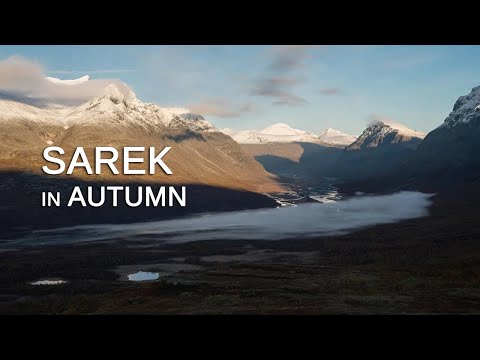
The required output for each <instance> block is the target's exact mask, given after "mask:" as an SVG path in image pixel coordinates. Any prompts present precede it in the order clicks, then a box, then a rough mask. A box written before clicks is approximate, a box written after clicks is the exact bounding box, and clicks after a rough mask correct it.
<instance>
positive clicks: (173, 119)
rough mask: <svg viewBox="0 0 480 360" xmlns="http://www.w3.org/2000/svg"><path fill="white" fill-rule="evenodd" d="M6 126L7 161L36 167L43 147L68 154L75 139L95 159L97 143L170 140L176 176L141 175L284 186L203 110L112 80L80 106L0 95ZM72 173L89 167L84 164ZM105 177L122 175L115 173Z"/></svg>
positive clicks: (2, 139) (1, 160)
mask: <svg viewBox="0 0 480 360" xmlns="http://www.w3.org/2000/svg"><path fill="white" fill-rule="evenodd" d="M0 130H1V131H0V165H1V166H2V167H3V168H6V167H8V168H19V169H26V170H31V171H36V172H37V171H38V169H39V168H41V166H40V165H41V164H42V163H43V158H42V152H43V149H44V148H46V147H47V146H49V145H56V146H60V147H62V148H64V149H65V151H66V154H65V155H64V159H68V158H69V157H70V156H71V155H72V153H73V151H74V149H75V148H76V147H77V146H82V147H84V148H85V149H86V152H87V155H88V156H89V159H90V158H91V159H93V151H94V148H95V147H96V146H114V147H116V148H121V147H123V146H145V147H149V146H155V147H157V148H159V149H161V148H163V147H165V146H171V147H172V150H171V151H170V152H169V153H168V154H167V155H166V157H165V159H166V161H167V160H168V162H169V165H170V167H171V169H172V171H173V172H174V175H172V176H166V175H165V174H158V175H155V176H153V177H152V176H150V177H148V176H146V177H144V178H143V181H156V182H163V183H198V184H208V185H214V186H222V187H228V188H234V189H246V190H253V191H258V192H264V191H271V190H278V186H277V185H276V183H275V180H274V176H272V175H271V174H268V173H267V172H266V171H265V170H264V169H263V167H262V166H261V165H260V164H259V163H257V162H256V161H255V160H253V159H252V158H251V157H249V156H248V155H247V154H245V153H244V152H243V150H242V149H241V148H240V146H239V145H238V144H237V143H236V142H235V141H233V140H232V139H231V138H230V137H228V136H226V135H225V134H223V133H221V132H220V131H218V130H217V129H216V128H215V127H214V126H213V125H212V124H211V123H209V122H208V121H206V120H205V119H204V118H203V117H202V116H201V115H198V114H192V113H190V112H189V111H188V110H187V109H182V108H162V107H160V106H157V105H155V104H148V103H143V102H141V101H140V100H138V99H137V98H136V96H135V94H134V93H133V92H131V91H128V92H127V91H125V89H121V88H119V87H117V86H116V85H114V84H112V85H109V86H108V87H107V88H106V89H105V91H104V93H103V94H102V95H101V96H98V97H96V98H94V99H92V100H90V101H88V102H86V103H84V104H82V105H80V106H76V107H58V106H57V107H46V108H39V107H35V106H32V105H27V104H23V103H19V102H15V101H11V100H0ZM120 164H121V162H120ZM139 166H144V164H143V165H140V164H139ZM74 176H80V177H83V176H85V174H84V172H82V171H80V170H79V171H75V172H74ZM141 177H142V176H139V177H138V178H136V179H139V178H141ZM102 178H105V179H109V180H120V178H119V177H118V176H114V175H112V174H105V175H104V176H102ZM129 180H132V179H131V177H129Z"/></svg>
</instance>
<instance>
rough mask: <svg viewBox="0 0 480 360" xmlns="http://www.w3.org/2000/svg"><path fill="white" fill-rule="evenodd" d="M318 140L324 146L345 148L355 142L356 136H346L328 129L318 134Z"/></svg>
mask: <svg viewBox="0 0 480 360" xmlns="http://www.w3.org/2000/svg"><path fill="white" fill-rule="evenodd" d="M319 138H320V140H321V141H322V142H324V143H326V144H330V145H339V146H347V145H350V144H351V143H353V142H354V141H355V140H357V137H356V136H353V135H348V134H345V133H343V132H341V131H338V130H335V129H332V128H328V129H326V130H325V131H323V132H322V133H321V134H320V136H319Z"/></svg>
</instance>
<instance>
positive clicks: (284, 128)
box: [260, 123, 308, 136]
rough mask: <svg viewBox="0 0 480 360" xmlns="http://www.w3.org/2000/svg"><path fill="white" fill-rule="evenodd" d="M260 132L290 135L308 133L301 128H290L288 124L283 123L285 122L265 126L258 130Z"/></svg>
mask: <svg viewBox="0 0 480 360" xmlns="http://www.w3.org/2000/svg"><path fill="white" fill-rule="evenodd" d="M260 132H261V133H263V134H269V135H278V136H282V135H286V136H291V135H303V134H308V132H306V131H303V130H298V129H294V128H292V127H291V126H290V125H288V124H285V123H277V124H273V125H270V126H267V127H265V128H263V129H262V130H260Z"/></svg>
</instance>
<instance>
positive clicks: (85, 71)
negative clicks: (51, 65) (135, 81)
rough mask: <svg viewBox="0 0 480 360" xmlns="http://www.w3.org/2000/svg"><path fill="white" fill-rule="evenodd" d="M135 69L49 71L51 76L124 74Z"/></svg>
mask: <svg viewBox="0 0 480 360" xmlns="http://www.w3.org/2000/svg"><path fill="white" fill-rule="evenodd" d="M136 71H137V70H134V69H104V70H48V71H47V72H48V73H49V74H124V73H132V72H136Z"/></svg>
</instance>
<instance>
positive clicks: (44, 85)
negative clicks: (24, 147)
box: [0, 56, 130, 105]
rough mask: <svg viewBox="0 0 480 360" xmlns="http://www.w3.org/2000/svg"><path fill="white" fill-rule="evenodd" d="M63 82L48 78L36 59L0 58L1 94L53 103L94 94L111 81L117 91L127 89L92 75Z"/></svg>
mask: <svg viewBox="0 0 480 360" xmlns="http://www.w3.org/2000/svg"><path fill="white" fill-rule="evenodd" d="M85 78H86V79H84V80H86V81H81V82H80V81H73V82H72V81H70V82H65V81H61V80H60V79H52V78H50V80H49V79H48V78H47V77H46V76H45V69H44V68H43V67H42V66H41V65H40V64H38V63H36V62H34V61H31V60H28V59H26V58H23V57H20V56H12V57H9V58H7V59H5V60H2V61H0V94H1V96H2V97H4V98H9V99H22V101H25V102H29V103H34V104H36V105H42V104H48V103H55V104H64V105H77V104H80V103H82V102H85V101H87V100H89V99H91V98H93V97H95V96H98V95H100V94H101V93H102V91H103V90H104V89H105V87H107V86H108V85H109V84H112V83H115V84H117V85H118V87H119V89H121V91H124V92H125V93H127V92H128V91H130V88H129V87H128V85H126V84H125V83H123V82H122V81H120V80H117V79H95V80H89V79H88V78H87V77H85Z"/></svg>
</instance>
